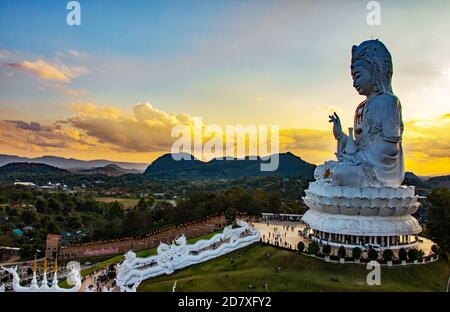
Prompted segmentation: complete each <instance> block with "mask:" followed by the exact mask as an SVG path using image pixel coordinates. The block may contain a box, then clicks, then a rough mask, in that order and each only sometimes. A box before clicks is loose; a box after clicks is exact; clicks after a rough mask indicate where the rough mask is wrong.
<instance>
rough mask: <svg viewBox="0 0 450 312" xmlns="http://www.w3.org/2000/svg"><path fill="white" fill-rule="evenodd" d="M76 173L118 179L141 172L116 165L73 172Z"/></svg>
mask: <svg viewBox="0 0 450 312" xmlns="http://www.w3.org/2000/svg"><path fill="white" fill-rule="evenodd" d="M73 171H74V172H77V173H80V174H100V175H106V176H110V177H117V176H121V175H124V174H129V173H131V174H139V173H140V171H139V170H137V169H124V168H122V167H120V166H118V165H115V164H109V165H106V166H104V167H95V168H91V169H79V170H73Z"/></svg>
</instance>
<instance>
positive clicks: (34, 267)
mask: <svg viewBox="0 0 450 312" xmlns="http://www.w3.org/2000/svg"><path fill="white" fill-rule="evenodd" d="M33 272H37V262H36V255H34V263H33Z"/></svg>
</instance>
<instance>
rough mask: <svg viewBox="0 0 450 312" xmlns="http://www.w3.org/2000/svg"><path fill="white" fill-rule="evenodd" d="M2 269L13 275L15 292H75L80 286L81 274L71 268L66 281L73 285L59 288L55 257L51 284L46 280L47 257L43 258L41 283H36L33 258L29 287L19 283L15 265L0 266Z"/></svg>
mask: <svg viewBox="0 0 450 312" xmlns="http://www.w3.org/2000/svg"><path fill="white" fill-rule="evenodd" d="M1 268H2V269H3V270H5V271H7V272H8V273H10V274H11V275H12V277H13V281H12V286H13V289H14V291H16V292H77V291H79V290H80V287H81V275H80V271H79V269H77V268H75V267H74V268H72V269H71V271H70V272H69V274H68V276H67V281H68V283H69V285H71V286H73V287H72V288H60V287H59V286H58V273H57V272H58V264H57V260H56V259H55V264H54V268H53V280H52V284H51V286H49V285H48V281H47V259H45V260H44V275H43V277H42V282H41V285H40V286H39V285H38V282H37V277H36V272H37V264H36V258H35V259H34V265H33V278H32V280H31V285H30V286H29V287H24V286H21V285H20V278H19V274H18V273H17V266H14V267H12V268H5V267H3V266H2V267H1Z"/></svg>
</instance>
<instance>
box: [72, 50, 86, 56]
mask: <svg viewBox="0 0 450 312" xmlns="http://www.w3.org/2000/svg"><path fill="white" fill-rule="evenodd" d="M67 53H68V54H69V55H71V56H73V57H76V58H83V57H86V56H88V54H87V53H86V52H80V51H76V50H69V51H67Z"/></svg>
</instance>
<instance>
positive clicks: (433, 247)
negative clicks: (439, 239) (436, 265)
mask: <svg viewBox="0 0 450 312" xmlns="http://www.w3.org/2000/svg"><path fill="white" fill-rule="evenodd" d="M431 251H432V252H433V253H434V254H435V255H438V254H439V251H440V250H439V246H438V245H436V244H433V246H431Z"/></svg>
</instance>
